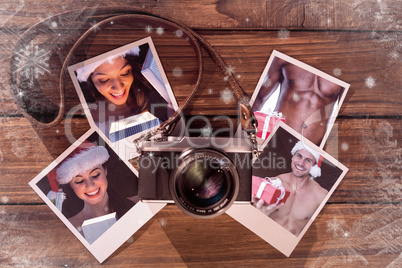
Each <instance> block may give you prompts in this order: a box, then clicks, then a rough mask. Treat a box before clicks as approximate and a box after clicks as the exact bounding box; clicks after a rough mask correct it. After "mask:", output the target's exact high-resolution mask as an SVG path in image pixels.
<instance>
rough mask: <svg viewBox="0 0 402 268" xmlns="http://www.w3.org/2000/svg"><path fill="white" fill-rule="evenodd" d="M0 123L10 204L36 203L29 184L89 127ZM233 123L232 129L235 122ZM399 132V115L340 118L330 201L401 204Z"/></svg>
mask: <svg viewBox="0 0 402 268" xmlns="http://www.w3.org/2000/svg"><path fill="white" fill-rule="evenodd" d="M205 119H211V124H212V126H213V127H214V128H213V129H214V130H219V129H222V128H230V125H228V121H227V120H214V119H213V117H212V118H205ZM205 122H206V121H204V120H195V121H193V124H192V125H191V126H190V127H191V129H193V130H199V129H200V128H202V127H204V126H205V125H204V124H205ZM234 122H235V121H234ZM2 123H3V126H4V128H3V129H2V130H1V131H0V135H1V136H2V137H4V138H3V139H2V140H1V153H2V163H3V165H1V167H0V172H1V174H2V183H1V184H0V192H1V193H2V195H3V196H6V197H7V200H8V203H40V202H41V201H40V199H39V198H38V197H37V195H36V194H35V193H34V192H33V191H32V190H31V189H30V187H29V186H28V184H27V183H28V182H29V181H30V180H31V179H33V178H34V177H35V176H36V175H37V174H38V173H39V172H40V171H42V169H44V168H45V167H46V166H48V165H49V164H50V163H51V162H52V161H53V159H55V158H56V157H57V156H59V155H60V154H61V153H62V152H63V151H64V150H66V149H67V148H68V147H69V146H70V145H71V144H72V142H74V141H75V140H76V139H78V138H79V137H80V136H81V135H83V134H84V133H85V132H86V131H87V130H88V129H89V126H88V125H87V122H86V119H84V118H73V120H72V122H71V123H69V122H67V123H66V124H64V123H65V122H62V123H60V124H59V125H58V126H57V127H55V128H51V129H41V130H40V131H39V130H38V131H35V130H34V129H33V128H32V127H31V126H30V124H29V122H28V121H27V120H26V119H24V118H9V119H7V120H5V119H3V120H2ZM225 124H226V125H225ZM233 126H235V127H234V129H233V133H234V132H235V131H236V130H237V125H235V123H234V124H233ZM357 126H358V127H357ZM401 131H402V124H401V121H400V120H398V119H384V120H383V119H365V120H362V119H338V120H337V123H336V125H335V127H334V128H333V130H332V132H331V136H330V137H329V138H328V141H327V145H326V147H325V150H326V151H327V152H328V153H329V154H330V155H331V156H332V157H334V158H335V159H337V160H339V161H340V162H341V163H342V164H344V165H345V166H346V167H349V168H350V171H349V173H348V174H347V175H346V177H345V178H344V180H343V181H342V183H341V184H340V185H339V186H338V188H337V190H336V191H335V193H334V194H333V196H332V197H331V198H330V200H329V202H334V203H344V202H347V203H348V202H357V203H373V202H377V201H378V202H386V203H393V204H398V203H400V202H402V199H401V198H402V196H401V194H400V192H401V185H402V181H401V176H400V167H401V164H402V162H401V161H402V159H401V155H402V149H401V148H400V146H399V144H401V143H402V137H401V135H399V134H400V133H401ZM192 132H194V133H193V134H192V135H197V134H196V131H192ZM10 133H13V135H11V134H10ZM228 133H229V132H228ZM33 145H35V146H33ZM379 146H380V147H379ZM378 148H381V150H379V149H378Z"/></svg>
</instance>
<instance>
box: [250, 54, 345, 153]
mask: <svg viewBox="0 0 402 268" xmlns="http://www.w3.org/2000/svg"><path fill="white" fill-rule="evenodd" d="M278 86H280V93H279V98H278V101H277V103H276V107H275V109H274V111H276V112H278V113H282V114H283V115H284V118H285V119H286V124H287V125H288V126H290V127H291V128H293V129H294V130H296V131H297V132H299V133H300V134H302V135H303V136H304V137H306V138H307V139H308V140H310V141H311V142H313V143H315V144H316V145H319V144H320V143H321V141H322V139H323V137H324V135H325V132H326V130H327V124H328V122H329V119H330V118H331V114H332V111H333V109H334V106H335V103H336V101H337V100H338V98H339V96H340V95H341V94H342V92H343V87H341V86H339V85H337V84H335V83H333V82H330V81H328V80H326V79H324V78H322V77H320V76H317V75H316V74H314V73H311V72H309V71H307V70H305V69H302V68H300V67H298V66H296V65H294V64H291V63H289V62H287V61H285V60H283V59H281V58H278V57H275V58H274V60H273V61H272V64H271V66H270V68H269V70H268V74H267V77H266V78H265V82H264V84H263V85H262V87H261V89H260V91H259V92H258V95H257V97H256V99H255V101H254V104H253V107H252V108H253V111H255V112H257V111H261V110H262V108H263V106H264V104H265V102H266V101H267V100H268V98H269V97H270V96H271V95H272V94H273V93H274V92H275V90H276V89H277V88H278Z"/></svg>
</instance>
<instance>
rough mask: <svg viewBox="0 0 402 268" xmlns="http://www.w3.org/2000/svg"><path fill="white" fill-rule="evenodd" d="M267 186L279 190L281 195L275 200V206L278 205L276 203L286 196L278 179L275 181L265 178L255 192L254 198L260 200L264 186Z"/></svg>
mask: <svg viewBox="0 0 402 268" xmlns="http://www.w3.org/2000/svg"><path fill="white" fill-rule="evenodd" d="M267 184H270V185H272V186H274V187H276V188H278V189H279V190H281V194H280V196H279V197H278V199H277V200H276V204H277V205H278V203H279V202H280V201H281V200H282V199H283V198H284V197H285V194H286V190H285V188H284V187H283V185H282V181H281V179H280V178H278V177H277V178H275V179H271V178H269V177H265V178H264V179H263V180H262V182H261V184H260V187H259V188H258V191H257V194H256V195H255V197H257V198H258V199H260V198H261V196H262V193H263V192H264V189H265V186H266V185H267Z"/></svg>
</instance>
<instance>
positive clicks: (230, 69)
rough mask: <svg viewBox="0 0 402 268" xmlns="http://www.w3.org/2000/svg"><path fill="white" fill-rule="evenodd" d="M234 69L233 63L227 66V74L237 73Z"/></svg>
mask: <svg viewBox="0 0 402 268" xmlns="http://www.w3.org/2000/svg"><path fill="white" fill-rule="evenodd" d="M234 69H235V67H232V65H229V66H227V67H225V74H227V75H231V74H234V73H235V71H234Z"/></svg>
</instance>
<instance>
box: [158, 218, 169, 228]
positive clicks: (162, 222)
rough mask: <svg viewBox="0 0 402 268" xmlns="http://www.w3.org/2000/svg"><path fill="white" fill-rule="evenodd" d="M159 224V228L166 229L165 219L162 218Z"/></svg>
mask: <svg viewBox="0 0 402 268" xmlns="http://www.w3.org/2000/svg"><path fill="white" fill-rule="evenodd" d="M159 224H160V226H161V227H162V228H163V227H166V225H167V220H166V219H164V218H162V219H161V220H160V221H159Z"/></svg>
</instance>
